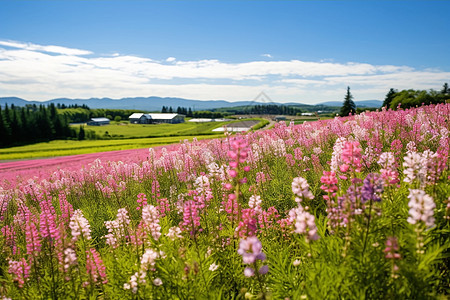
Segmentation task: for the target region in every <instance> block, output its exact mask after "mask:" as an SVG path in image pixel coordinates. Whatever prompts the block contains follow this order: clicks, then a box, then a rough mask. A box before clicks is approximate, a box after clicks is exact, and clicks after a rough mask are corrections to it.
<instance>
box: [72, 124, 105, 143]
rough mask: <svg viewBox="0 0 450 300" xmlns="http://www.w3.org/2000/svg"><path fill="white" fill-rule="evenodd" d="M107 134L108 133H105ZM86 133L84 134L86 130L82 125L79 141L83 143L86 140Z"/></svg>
mask: <svg viewBox="0 0 450 300" xmlns="http://www.w3.org/2000/svg"><path fill="white" fill-rule="evenodd" d="M105 134H106V132H105ZM85 135H86V134H85V132H84V128H83V126H82V125H80V132H78V140H80V141H82V140H84V138H85Z"/></svg>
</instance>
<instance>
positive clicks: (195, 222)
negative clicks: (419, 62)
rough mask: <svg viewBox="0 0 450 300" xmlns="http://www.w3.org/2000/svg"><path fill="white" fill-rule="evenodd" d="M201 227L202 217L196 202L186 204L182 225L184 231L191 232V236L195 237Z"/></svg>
mask: <svg viewBox="0 0 450 300" xmlns="http://www.w3.org/2000/svg"><path fill="white" fill-rule="evenodd" d="M199 227H200V216H199V215H198V208H197V205H196V203H195V202H194V201H192V200H189V201H186V202H185V204H184V211H183V221H182V222H181V223H180V229H181V230H182V231H189V232H190V234H191V235H195V234H196V232H197V231H198V230H199Z"/></svg>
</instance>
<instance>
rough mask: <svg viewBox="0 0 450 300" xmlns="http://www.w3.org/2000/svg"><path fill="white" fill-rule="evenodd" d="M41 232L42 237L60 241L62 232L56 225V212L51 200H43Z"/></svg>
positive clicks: (56, 241)
mask: <svg viewBox="0 0 450 300" xmlns="http://www.w3.org/2000/svg"><path fill="white" fill-rule="evenodd" d="M40 205H41V210H42V211H41V215H40V226H39V229H40V232H41V236H42V238H49V239H50V240H51V242H52V243H54V242H55V243H58V242H60V240H61V239H60V232H59V229H58V227H57V225H56V219H55V216H56V212H55V209H54V208H53V205H52V203H51V201H50V200H48V201H41V203H40Z"/></svg>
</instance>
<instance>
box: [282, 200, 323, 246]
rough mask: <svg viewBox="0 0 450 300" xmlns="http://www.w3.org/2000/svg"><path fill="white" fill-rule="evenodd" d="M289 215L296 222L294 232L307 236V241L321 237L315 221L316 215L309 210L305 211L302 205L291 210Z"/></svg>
mask: <svg viewBox="0 0 450 300" xmlns="http://www.w3.org/2000/svg"><path fill="white" fill-rule="evenodd" d="M289 216H290V217H291V218H292V219H293V220H292V221H293V222H295V224H294V225H295V230H294V232H296V233H298V234H304V235H305V237H306V241H307V242H309V241H315V240H318V239H319V238H320V237H319V235H318V234H317V227H316V223H315V222H314V219H315V218H314V216H313V215H312V214H310V213H309V212H307V211H305V210H304V209H303V207H302V206H299V207H297V208H293V209H292V210H291V211H290V212H289Z"/></svg>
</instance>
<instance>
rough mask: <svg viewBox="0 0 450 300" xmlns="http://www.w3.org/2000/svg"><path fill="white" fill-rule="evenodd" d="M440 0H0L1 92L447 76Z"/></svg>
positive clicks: (398, 83)
mask: <svg viewBox="0 0 450 300" xmlns="http://www.w3.org/2000/svg"><path fill="white" fill-rule="evenodd" d="M448 11H450V1H132V0H131V1H130V0H127V1H39V0H34V1H0V97H1V96H18V97H23V98H25V99H29V100H47V99H51V98H57V97H69V98H90V97H112V98H120V97H126V96H162V97H165V96H175V97H184V98H190V99H200V100H208V99H223V100H229V101H237V100H251V99H253V98H254V97H255V96H256V95H257V94H259V92H260V91H264V92H265V93H266V94H268V95H269V96H270V97H271V98H272V99H273V100H274V101H279V102H302V103H317V102H321V101H330V100H337V101H341V100H342V99H343V96H344V94H345V92H346V86H348V85H349V86H350V87H351V89H352V93H353V95H354V96H355V99H356V100H366V99H380V100H382V99H383V98H384V95H385V94H386V93H387V91H388V90H389V88H391V87H393V88H397V89H409V88H413V89H431V88H433V89H440V88H441V86H442V84H443V83H444V82H450V58H449V55H448V52H449V49H450V18H448Z"/></svg>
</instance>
